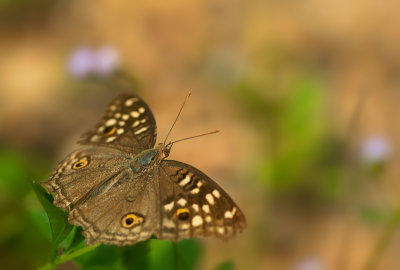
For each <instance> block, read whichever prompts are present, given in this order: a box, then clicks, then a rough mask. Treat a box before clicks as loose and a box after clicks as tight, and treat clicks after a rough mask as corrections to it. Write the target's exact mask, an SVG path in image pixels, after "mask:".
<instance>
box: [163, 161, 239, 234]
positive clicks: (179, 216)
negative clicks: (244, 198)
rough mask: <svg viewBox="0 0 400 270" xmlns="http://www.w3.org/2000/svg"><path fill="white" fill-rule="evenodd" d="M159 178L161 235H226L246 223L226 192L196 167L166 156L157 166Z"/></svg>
mask: <svg viewBox="0 0 400 270" xmlns="http://www.w3.org/2000/svg"><path fill="white" fill-rule="evenodd" d="M159 181H160V192H161V203H162V205H161V206H160V208H161V211H160V212H161V213H162V214H161V228H160V231H159V232H158V236H159V237H160V238H166V239H171V240H178V239H181V238H187V237H203V236H211V235H215V236H217V237H219V238H223V239H228V238H230V237H231V236H233V235H235V234H236V233H239V232H242V231H243V230H244V228H245V227H246V220H245V218H244V215H243V214H242V212H241V210H240V209H239V207H238V206H237V205H236V204H235V203H234V202H233V200H232V199H231V198H230V197H229V195H228V194H227V193H226V192H225V191H224V190H223V189H222V188H220V187H219V186H218V185H217V184H216V183H215V182H214V181H212V180H211V179H210V178H209V177H208V176H206V175H205V174H204V173H202V172H201V171H199V170H197V169H196V168H194V167H192V166H190V165H188V164H185V163H182V162H178V161H173V160H165V161H163V162H162V163H161V166H160V170H159Z"/></svg>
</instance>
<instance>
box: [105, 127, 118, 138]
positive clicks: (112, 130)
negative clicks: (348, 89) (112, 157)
mask: <svg viewBox="0 0 400 270" xmlns="http://www.w3.org/2000/svg"><path fill="white" fill-rule="evenodd" d="M116 130H117V127H116V126H113V127H106V128H105V129H104V130H103V132H104V134H105V135H106V136H110V135H112V134H114V133H115V131H116Z"/></svg>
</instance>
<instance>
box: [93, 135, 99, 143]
mask: <svg viewBox="0 0 400 270" xmlns="http://www.w3.org/2000/svg"><path fill="white" fill-rule="evenodd" d="M100 139H101V137H100V136H99V135H94V136H92V138H90V141H92V142H98V141H100Z"/></svg>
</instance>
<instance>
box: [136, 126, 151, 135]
mask: <svg viewBox="0 0 400 270" xmlns="http://www.w3.org/2000/svg"><path fill="white" fill-rule="evenodd" d="M147 129H148V128H147V127H142V128H141V129H139V130H137V131H135V135H139V134H141V133H143V132H145V131H146V130H147Z"/></svg>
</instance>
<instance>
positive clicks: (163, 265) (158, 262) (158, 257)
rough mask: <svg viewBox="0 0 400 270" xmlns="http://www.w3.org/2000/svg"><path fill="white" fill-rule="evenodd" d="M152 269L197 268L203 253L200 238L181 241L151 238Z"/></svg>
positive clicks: (187, 269) (150, 256) (175, 269)
mask: <svg viewBox="0 0 400 270" xmlns="http://www.w3.org/2000/svg"><path fill="white" fill-rule="evenodd" d="M149 247H150V254H149V260H150V269H154V270H158V269H160V270H164V269H165V270H177V269H179V270H190V269H195V268H196V264H197V262H198V260H199V258H200V255H201V245H200V244H199V242H198V240H195V239H184V240H181V241H179V242H171V241H169V240H158V239H151V240H150V245H149Z"/></svg>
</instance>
